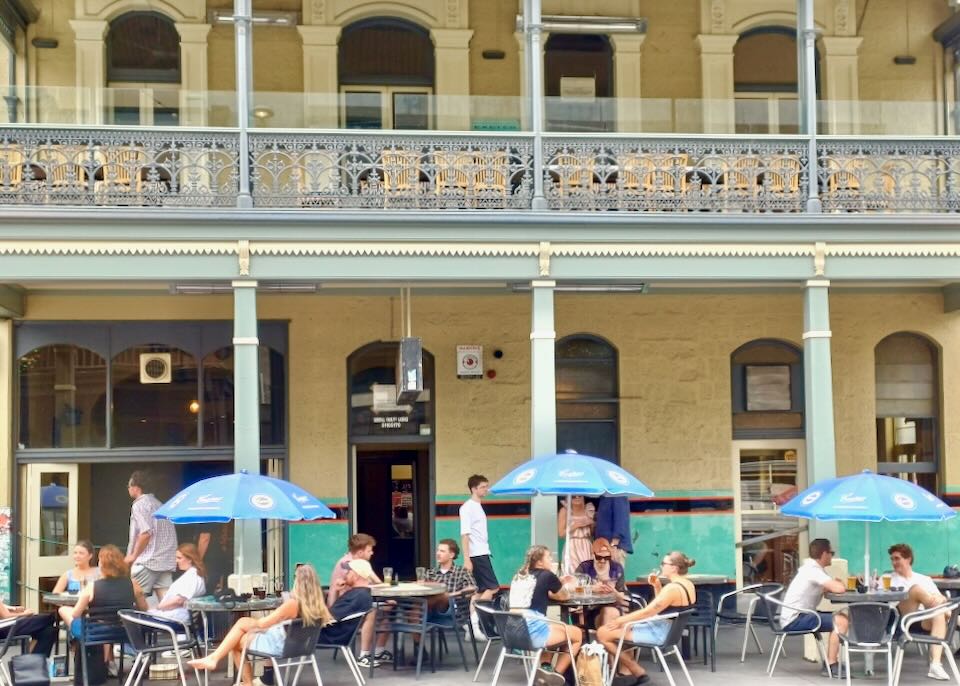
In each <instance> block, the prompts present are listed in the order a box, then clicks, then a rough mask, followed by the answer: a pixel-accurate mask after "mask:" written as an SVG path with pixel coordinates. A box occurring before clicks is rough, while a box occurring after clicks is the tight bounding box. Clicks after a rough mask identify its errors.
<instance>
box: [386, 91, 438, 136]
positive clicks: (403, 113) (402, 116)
mask: <svg viewBox="0 0 960 686" xmlns="http://www.w3.org/2000/svg"><path fill="white" fill-rule="evenodd" d="M393 128H395V129H417V130H422V129H428V128H430V98H429V96H428V95H427V94H426V93H394V94H393Z"/></svg>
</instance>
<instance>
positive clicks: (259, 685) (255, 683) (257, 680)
mask: <svg viewBox="0 0 960 686" xmlns="http://www.w3.org/2000/svg"><path fill="white" fill-rule="evenodd" d="M253 686H267V685H266V684H265V683H263V681H261V680H260V677H258V676H257V677H254V678H253Z"/></svg>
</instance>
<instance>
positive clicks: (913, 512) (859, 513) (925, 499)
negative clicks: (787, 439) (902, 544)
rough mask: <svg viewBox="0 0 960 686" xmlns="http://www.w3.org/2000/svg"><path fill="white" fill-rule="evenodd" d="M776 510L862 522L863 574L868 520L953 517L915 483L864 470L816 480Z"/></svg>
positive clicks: (867, 567)
mask: <svg viewBox="0 0 960 686" xmlns="http://www.w3.org/2000/svg"><path fill="white" fill-rule="evenodd" d="M780 512H781V513H782V514H785V515H787V516H790V517H801V518H803V519H818V520H821V521H827V522H830V521H846V522H864V523H865V534H864V555H863V570H864V571H863V573H864V576H865V577H866V576H867V575H869V573H870V522H884V521H887V522H936V521H942V520H944V519H950V518H951V517H955V516H956V514H957V513H956V512H954V511H953V509H952V508H951V507H950V506H949V505H947V504H946V503H945V502H943V501H942V500H940V498H938V497H937V496H935V495H934V494H933V493H930V492H929V491H927V490H925V489H923V488H920V487H919V486H917V485H915V484H913V483H911V482H909V481H905V480H903V479H896V478H894V477H892V476H883V475H882V474H874V473H873V472H871V471H870V470H869V469H865V470H864V471H862V472H861V473H859V474H853V475H851V476H844V477H839V478H836V479H826V480H824V481H819V482H817V483H815V484H814V485H812V486H810V487H809V488H807V489H806V490H805V491H803V492H801V493H798V494H797V495H796V496H794V497H793V498H792V499H791V500H790V501H789V502H787V503H786V504H785V505H784V506H783V507H782V508H780Z"/></svg>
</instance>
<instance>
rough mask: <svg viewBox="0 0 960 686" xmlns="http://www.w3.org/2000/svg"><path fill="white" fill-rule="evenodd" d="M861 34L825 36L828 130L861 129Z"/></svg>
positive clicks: (839, 132) (850, 130)
mask: <svg viewBox="0 0 960 686" xmlns="http://www.w3.org/2000/svg"><path fill="white" fill-rule="evenodd" d="M862 42H863V38H861V37H860V36H849V37H847V36H844V37H838V36H824V37H823V38H821V39H820V43H821V45H822V46H823V81H824V85H825V86H826V89H825V92H824V94H823V95H824V97H825V99H826V100H827V108H826V110H827V132H828V133H835V134H849V133H859V131H860V111H859V110H860V73H859V61H860V57H859V54H858V53H859V51H860V43H862Z"/></svg>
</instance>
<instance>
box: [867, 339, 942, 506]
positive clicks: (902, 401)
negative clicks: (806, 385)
mask: <svg viewBox="0 0 960 686" xmlns="http://www.w3.org/2000/svg"><path fill="white" fill-rule="evenodd" d="M874 354H875V365H876V430H877V471H878V472H879V473H881V474H888V475H890V476H897V477H900V478H901V479H907V480H909V481H912V482H913V483H915V484H918V485H920V486H923V487H924V488H926V489H928V490H930V491H932V492H936V489H937V473H938V471H939V464H938V463H939V454H940V447H939V446H940V438H939V433H940V426H939V425H940V391H939V386H940V384H939V377H940V361H939V354H938V351H937V349H936V347H935V346H934V345H933V344H932V343H930V341H928V340H927V339H925V338H923V337H922V336H918V335H916V334H912V333H895V334H892V335H890V336H887V337H886V338H884V339H883V340H882V341H880V343H879V344H878V345H877V347H876V350H875V353H874Z"/></svg>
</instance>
